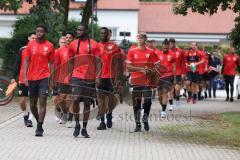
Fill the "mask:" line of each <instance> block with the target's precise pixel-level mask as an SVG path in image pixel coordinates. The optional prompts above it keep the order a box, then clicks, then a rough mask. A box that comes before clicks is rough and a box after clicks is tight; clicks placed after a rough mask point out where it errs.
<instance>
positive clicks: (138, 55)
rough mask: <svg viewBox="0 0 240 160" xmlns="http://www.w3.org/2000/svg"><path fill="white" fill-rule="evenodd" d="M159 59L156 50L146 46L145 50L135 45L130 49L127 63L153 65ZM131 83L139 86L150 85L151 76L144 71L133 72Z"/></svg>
mask: <svg viewBox="0 0 240 160" xmlns="http://www.w3.org/2000/svg"><path fill="white" fill-rule="evenodd" d="M157 61H158V58H157V55H156V53H155V52H154V50H152V49H150V48H148V47H146V48H145V49H144V50H142V49H140V48H138V47H135V48H132V49H130V50H129V51H128V55H127V60H126V62H127V63H130V64H131V65H133V66H136V67H150V68H152V67H153V64H154V63H156V62H157ZM131 84H132V85H137V86H149V85H150V78H149V77H147V76H146V75H145V74H144V73H142V72H137V71H135V72H131Z"/></svg>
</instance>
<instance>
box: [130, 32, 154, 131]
mask: <svg viewBox="0 0 240 160" xmlns="http://www.w3.org/2000/svg"><path fill="white" fill-rule="evenodd" d="M146 40H147V36H146V35H145V34H139V35H138V36H137V43H138V44H137V47H132V48H131V49H130V50H129V52H128V55H127V61H126V63H127V69H128V71H129V72H130V73H131V82H130V83H131V85H132V86H133V92H132V101H133V111H134V118H135V122H136V128H135V130H134V131H135V132H140V131H141V122H140V119H141V104H142V98H143V99H144V102H143V109H144V115H143V118H142V122H143V124H144V129H145V130H146V131H148V130H149V124H148V117H149V113H150V110H151V105H152V90H151V88H150V77H151V68H152V67H153V65H154V63H156V62H157V57H156V54H155V52H154V50H152V49H150V48H148V47H146Z"/></svg>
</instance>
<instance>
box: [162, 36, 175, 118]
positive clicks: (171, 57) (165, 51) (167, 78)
mask: <svg viewBox="0 0 240 160" xmlns="http://www.w3.org/2000/svg"><path fill="white" fill-rule="evenodd" d="M157 56H158V59H159V63H160V64H161V65H162V66H163V67H164V68H166V71H164V72H163V75H162V77H161V79H160V82H159V87H158V98H159V102H160V104H161V106H162V111H161V112H160V116H161V117H162V118H164V117H166V108H167V104H168V101H169V100H170V98H171V95H170V94H171V93H172V91H173V86H174V85H173V84H174V75H175V71H176V64H175V54H174V52H172V51H171V50H169V41H168V40H167V39H165V40H164V41H163V43H162V51H157ZM172 110H173V107H172V105H171V104H170V107H169V111H172Z"/></svg>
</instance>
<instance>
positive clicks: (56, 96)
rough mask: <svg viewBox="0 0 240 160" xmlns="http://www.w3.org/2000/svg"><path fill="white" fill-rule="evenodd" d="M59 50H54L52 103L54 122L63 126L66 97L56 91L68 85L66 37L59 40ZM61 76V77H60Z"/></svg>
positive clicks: (65, 115)
mask: <svg viewBox="0 0 240 160" xmlns="http://www.w3.org/2000/svg"><path fill="white" fill-rule="evenodd" d="M59 46H60V48H58V49H56V50H55V57H54V68H55V74H54V82H55V83H54V87H53V94H52V95H53V103H54V106H55V115H56V120H57V122H58V123H59V124H65V123H66V121H67V108H66V101H65V99H66V96H65V95H61V94H60V93H59V91H58V87H59V86H60V85H62V84H68V83H69V82H68V80H69V79H68V77H67V75H68V65H67V62H68V61H69V55H68V48H67V40H66V37H64V36H63V37H61V38H60V39H59ZM62 76H63V77H62Z"/></svg>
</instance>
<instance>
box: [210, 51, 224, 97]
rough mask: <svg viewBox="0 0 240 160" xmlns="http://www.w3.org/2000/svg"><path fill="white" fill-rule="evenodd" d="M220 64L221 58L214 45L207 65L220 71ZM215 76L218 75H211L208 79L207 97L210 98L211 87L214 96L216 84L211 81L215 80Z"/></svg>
mask: <svg viewBox="0 0 240 160" xmlns="http://www.w3.org/2000/svg"><path fill="white" fill-rule="evenodd" d="M220 65H221V60H220V58H219V56H218V48H217V47H214V51H213V53H212V54H211V55H210V56H209V58H208V66H210V67H214V68H215V69H216V70H217V71H220ZM217 77H218V76H215V77H211V78H210V79H209V81H210V85H209V89H208V93H209V98H211V95H212V89H213V97H214V98H216V90H217V85H216V83H213V82H214V81H215V80H216V78H217Z"/></svg>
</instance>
